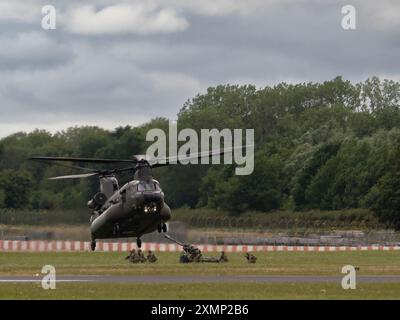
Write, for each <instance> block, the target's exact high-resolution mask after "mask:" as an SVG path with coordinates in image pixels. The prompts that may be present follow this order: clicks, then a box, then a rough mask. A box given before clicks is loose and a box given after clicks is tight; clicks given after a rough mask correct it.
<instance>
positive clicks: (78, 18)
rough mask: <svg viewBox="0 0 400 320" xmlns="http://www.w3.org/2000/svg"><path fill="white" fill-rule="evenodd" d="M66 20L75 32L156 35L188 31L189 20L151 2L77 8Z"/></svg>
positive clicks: (69, 27) (67, 24)
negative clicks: (99, 7)
mask: <svg viewBox="0 0 400 320" xmlns="http://www.w3.org/2000/svg"><path fill="white" fill-rule="evenodd" d="M65 23H66V26H67V28H68V30H69V31H71V32H72V33H76V34H84V35H94V34H95V35H99V34H129V33H133V34H153V33H169V32H178V31H183V30H185V29H186V28H187V27H188V25H189V23H188V22H187V20H186V19H185V18H183V17H181V16H179V15H178V14H177V12H176V11H175V10H173V9H168V8H160V7H158V6H155V5H153V4H150V3H148V2H136V3H133V4H127V3H123V4H115V5H111V6H108V7H105V8H103V9H101V10H99V11H97V10H96V8H95V7H94V6H82V7H78V8H75V9H74V10H73V11H72V12H71V13H69V14H67V16H66V18H65Z"/></svg>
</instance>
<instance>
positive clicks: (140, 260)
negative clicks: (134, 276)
mask: <svg viewBox="0 0 400 320" xmlns="http://www.w3.org/2000/svg"><path fill="white" fill-rule="evenodd" d="M137 255H138V260H139V262H146V257H145V256H144V254H143V251H142V250H141V249H139V250H138V253H137Z"/></svg>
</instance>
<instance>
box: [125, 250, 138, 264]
mask: <svg viewBox="0 0 400 320" xmlns="http://www.w3.org/2000/svg"><path fill="white" fill-rule="evenodd" d="M125 259H127V260H129V262H132V263H138V262H140V258H139V255H138V253H137V252H136V250H135V249H133V250H131V251H130V252H129V256H127V257H126V258H125Z"/></svg>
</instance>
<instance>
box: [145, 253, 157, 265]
mask: <svg viewBox="0 0 400 320" xmlns="http://www.w3.org/2000/svg"><path fill="white" fill-rule="evenodd" d="M147 261H148V262H150V263H154V262H156V261H157V257H156V255H155V254H154V253H153V252H152V251H151V250H149V251H148V253H147Z"/></svg>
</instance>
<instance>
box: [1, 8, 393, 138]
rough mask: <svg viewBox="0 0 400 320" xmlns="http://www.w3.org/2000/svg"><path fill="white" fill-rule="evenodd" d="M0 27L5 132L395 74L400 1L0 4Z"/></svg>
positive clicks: (120, 118) (141, 117)
mask: <svg viewBox="0 0 400 320" xmlns="http://www.w3.org/2000/svg"><path fill="white" fill-rule="evenodd" d="M46 4H51V5H53V6H54V7H55V8H56V10H57V29H56V30H43V29H42V28H41V19H42V16H43V15H42V13H41V9H42V6H43V5H46ZM347 4H350V5H353V6H355V8H356V9H357V12H356V13H357V16H356V17H357V30H353V31H345V30H343V28H342V27H341V19H342V13H341V8H342V6H344V5H347ZM0 30H1V31H0V137H3V136H6V135H8V134H10V133H13V132H16V131H31V130H33V129H35V128H42V129H47V130H50V131H52V132H54V131H57V130H62V129H65V128H67V127H69V126H73V125H99V126H102V127H105V128H114V127H116V126H119V125H126V124H131V125H138V124H141V123H143V122H145V121H147V120H149V119H151V118H153V117H156V116H165V117H169V118H176V114H177V112H178V111H179V109H180V108H181V106H182V104H183V103H184V102H185V101H186V100H187V99H189V98H191V97H193V96H194V95H196V94H197V93H201V92H204V91H205V90H206V89H207V87H209V86H214V85H217V84H226V83H230V84H247V83H248V84H255V85H257V86H258V87H264V86H266V85H273V84H276V83H278V82H281V81H286V82H292V83H293V82H303V81H324V80H329V79H332V78H334V77H335V76H337V75H342V76H343V77H344V78H346V79H349V80H352V81H363V80H365V79H366V78H368V77H371V76H373V75H377V76H380V77H382V78H390V79H394V80H400V69H399V57H400V1H397V0H383V1H379V2H378V1H373V0H352V1H350V0H348V1H338V0H240V1H238V0H201V1H200V0H169V1H168V0H138V1H116V0H97V1H87V0H86V1H78V0H72V1H61V0H45V1H42V0H30V1H23V0H0Z"/></svg>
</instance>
